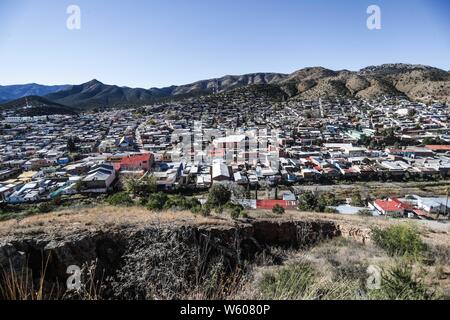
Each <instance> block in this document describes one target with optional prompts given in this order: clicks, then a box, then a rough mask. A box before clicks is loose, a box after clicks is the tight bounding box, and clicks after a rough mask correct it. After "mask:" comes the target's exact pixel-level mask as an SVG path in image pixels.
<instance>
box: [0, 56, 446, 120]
mask: <svg viewBox="0 0 450 320" xmlns="http://www.w3.org/2000/svg"><path fill="white" fill-rule="evenodd" d="M255 85H270V86H276V87H277V88H278V89H279V90H281V91H283V92H284V93H285V95H286V97H287V98H288V99H317V98H319V97H333V96H341V97H359V98H366V99H372V98H376V97H380V96H399V97H406V98H409V99H411V100H414V101H424V102H431V101H433V100H434V101H439V102H442V103H447V104H448V103H450V73H449V72H448V71H444V70H441V69H438V68H434V67H430V66H424V65H409V64H384V65H380V66H370V67H367V68H364V69H361V70H359V71H349V70H340V71H334V70H330V69H326V68H323V67H312V68H304V69H301V70H298V71H295V72H293V73H291V74H281V73H253V74H246V75H239V76H224V77H222V78H216V79H209V80H202V81H197V82H194V83H191V84H187V85H182V86H170V87H166V88H150V89H142V88H129V87H119V86H115V85H107V84H103V83H101V82H100V81H98V80H95V79H94V80H92V81H89V82H87V83H84V84H81V85H63V86H51V87H46V86H40V85H37V84H31V85H23V86H20V85H18V86H4V87H0V101H3V102H5V101H8V100H13V99H21V98H24V97H26V96H28V95H33V96H34V98H33V99H34V100H36V99H37V97H36V96H40V97H42V99H40V100H39V104H40V105H41V106H43V105H45V104H46V103H47V104H48V105H49V107H51V106H53V107H58V108H63V109H64V110H65V111H66V110H68V109H65V108H64V107H70V108H73V109H74V110H83V109H89V108H95V107H113V106H126V105H142V104H146V103H152V102H157V101H161V100H162V99H180V98H188V97H195V96H200V95H208V94H212V93H221V92H229V91H232V90H234V89H237V88H240V89H244V90H245V88H250V87H251V86H255ZM240 91H242V90H240ZM20 102H21V101H20V100H16V101H12V102H11V101H10V102H9V103H8V104H6V105H9V106H10V107H11V105H16V104H17V105H20ZM6 105H5V104H4V105H3V106H6Z"/></svg>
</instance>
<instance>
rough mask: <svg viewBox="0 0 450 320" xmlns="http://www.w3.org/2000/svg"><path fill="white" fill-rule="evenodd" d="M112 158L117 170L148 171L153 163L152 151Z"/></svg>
mask: <svg viewBox="0 0 450 320" xmlns="http://www.w3.org/2000/svg"><path fill="white" fill-rule="evenodd" d="M110 160H111V162H112V163H113V164H114V169H115V170H117V171H120V170H130V171H137V170H144V171H148V170H150V168H151V166H152V165H153V155H152V154H151V153H140V154H130V155H127V156H122V157H114V158H111V159H110Z"/></svg>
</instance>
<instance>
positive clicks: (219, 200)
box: [208, 184, 231, 208]
mask: <svg viewBox="0 0 450 320" xmlns="http://www.w3.org/2000/svg"><path fill="white" fill-rule="evenodd" d="M230 198H231V192H230V190H228V189H227V188H226V187H225V186H223V185H221V184H215V185H213V186H212V187H211V189H209V194H208V203H209V204H210V205H211V206H212V207H214V208H217V207H221V206H224V205H225V204H227V203H228V202H229V201H230Z"/></svg>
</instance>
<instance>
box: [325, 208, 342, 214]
mask: <svg viewBox="0 0 450 320" xmlns="http://www.w3.org/2000/svg"><path fill="white" fill-rule="evenodd" d="M323 212H324V213H339V211H337V209H335V208H330V207H326V208H325V209H323Z"/></svg>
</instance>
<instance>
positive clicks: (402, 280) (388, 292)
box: [369, 262, 439, 300]
mask: <svg viewBox="0 0 450 320" xmlns="http://www.w3.org/2000/svg"><path fill="white" fill-rule="evenodd" d="M369 296H370V297H371V298H374V299H385V300H432V299H439V295H438V294H437V293H436V291H435V290H433V289H432V288H430V287H428V286H427V285H426V284H425V283H424V282H423V280H421V279H420V278H418V277H416V276H414V274H413V272H412V267H411V266H410V265H408V264H406V263H405V262H401V263H399V264H397V265H395V266H393V267H391V268H389V269H388V270H384V271H383V272H382V275H381V287H380V289H373V290H371V291H370V292H369Z"/></svg>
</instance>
